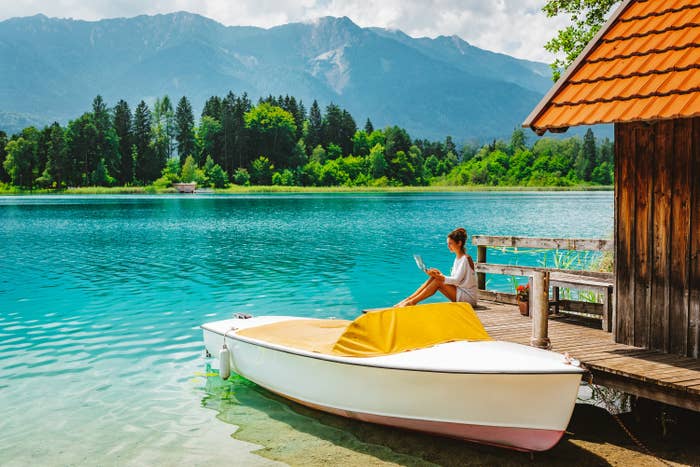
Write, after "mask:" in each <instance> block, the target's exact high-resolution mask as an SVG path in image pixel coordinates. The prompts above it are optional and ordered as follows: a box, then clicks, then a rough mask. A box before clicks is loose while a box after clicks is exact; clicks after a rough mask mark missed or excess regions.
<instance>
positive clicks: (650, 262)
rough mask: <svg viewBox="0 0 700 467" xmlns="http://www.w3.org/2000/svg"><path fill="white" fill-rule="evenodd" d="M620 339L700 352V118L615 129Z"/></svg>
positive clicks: (617, 328) (673, 350)
mask: <svg viewBox="0 0 700 467" xmlns="http://www.w3.org/2000/svg"><path fill="white" fill-rule="evenodd" d="M615 239H616V245H615V271H616V287H615V301H616V314H615V316H616V318H615V324H614V326H615V339H616V341H617V342H621V343H624V344H630V345H635V346H638V347H645V348H650V349H654V350H660V351H663V352H668V353H674V354H680V355H687V356H689V357H695V358H698V356H699V355H698V354H699V353H700V257H699V254H700V118H685V119H677V120H663V121H655V122H639V123H617V124H615Z"/></svg>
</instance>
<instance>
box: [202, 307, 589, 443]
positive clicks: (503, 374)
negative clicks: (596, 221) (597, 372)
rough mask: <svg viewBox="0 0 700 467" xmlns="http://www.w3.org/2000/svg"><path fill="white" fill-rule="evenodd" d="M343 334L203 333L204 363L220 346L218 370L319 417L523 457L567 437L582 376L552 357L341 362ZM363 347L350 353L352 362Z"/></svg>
mask: <svg viewBox="0 0 700 467" xmlns="http://www.w3.org/2000/svg"><path fill="white" fill-rule="evenodd" d="M446 305H454V304H446ZM422 306H424V307H429V306H433V305H419V306H417V307H409V308H407V309H404V310H407V311H400V312H399V313H404V315H402V316H412V317H415V316H416V315H425V316H430V314H429V313H418V312H417V311H416V310H410V308H413V309H419V308H421V307H422ZM466 306H467V307H468V305H466ZM452 310H453V311H454V309H452ZM469 310H471V307H469ZM411 311H413V313H412V314H410V315H406V314H405V313H410V312H411ZM458 311H459V310H458ZM386 312H387V313H393V312H391V311H390V310H386ZM381 313H384V312H381ZM471 313H472V314H473V316H474V317H476V314H474V312H473V310H471ZM364 316H365V317H366V316H367V315H364ZM361 319H363V317H360V318H358V320H361ZM383 319H384V321H383V323H384V324H385V325H388V326H389V327H392V326H393V328H394V329H392V330H389V331H388V334H392V333H395V332H397V331H398V332H400V331H401V328H402V327H403V328H404V329H406V328H407V326H404V325H401V322H400V321H399V325H396V322H397V321H396V318H395V317H394V316H387V317H384V318H383ZM358 320H356V321H355V322H357V321H358ZM476 320H477V322H478V318H476ZM374 321H375V322H377V319H375V320H374ZM387 323H388V324H387ZM426 323H429V324H428V325H431V324H433V321H432V320H431V321H430V322H427V321H426ZM350 324H351V322H349V321H341V320H322V319H317V320H313V319H305V318H298V317H290V316H262V317H256V318H249V319H228V320H223V321H216V322H211V323H207V324H204V325H202V329H203V332H204V343H205V346H206V349H207V351H208V352H209V354H211V355H214V356H216V355H219V353H220V350H221V348H222V345H223V344H224V342H225V343H226V346H227V347H228V349H230V351H225V353H224V355H225V356H226V357H225V358H230V362H224V364H225V365H226V366H227V367H228V364H229V363H230V365H231V369H232V370H233V371H235V372H236V373H238V374H239V375H241V376H243V377H245V378H247V379H249V380H251V381H253V382H255V383H256V384H258V385H260V386H262V387H264V388H266V389H268V390H270V391H272V392H274V393H277V394H279V395H281V396H283V397H285V398H288V399H290V400H293V401H295V402H298V403H300V404H303V405H305V406H308V407H312V408H315V409H318V410H322V411H326V412H330V413H334V414H337V415H340V416H344V417H349V418H353V419H357V420H363V421H366V422H373V423H379V424H383V425H390V426H395V427H401V428H407V429H412V430H418V431H423V432H429V433H434V434H439V435H444V436H449V437H454V438H460V439H464V440H469V441H474V442H479V443H484V444H490V445H496V446H501V447H506V448H511V449H517V450H522V451H544V450H547V449H550V448H552V447H553V446H554V445H556V444H557V442H558V441H559V440H560V439H561V437H562V435H563V433H564V431H565V430H566V427H567V425H568V423H569V419H570V418H571V414H572V412H573V408H574V405H575V402H576V396H577V393H578V388H579V384H580V380H581V374H582V373H583V370H582V369H581V368H579V367H578V366H574V365H571V364H568V363H567V361H566V359H565V357H564V356H563V355H561V354H558V353H555V352H551V351H547V350H541V349H537V348H533V347H528V346H524V345H520V344H515V343H510V342H503V341H493V340H479V341H466V340H453V341H450V342H443V343H439V344H437V345H431V346H428V347H425V348H419V349H416V350H411V351H404V352H398V353H390V354H387V355H376V356H347V355H343V353H346V354H347V352H343V351H341V352H337V348H338V342H340V341H341V340H342V339H343V338H345V337H347V335H348V334H351V335H350V338H351V339H353V338H354V337H356V334H357V332H354V331H348V328H349V325H350ZM448 324H449V323H448ZM478 325H479V326H481V323H480V322H479V323H478ZM418 326H419V327H418V329H421V330H422V329H423V328H421V327H420V326H423V325H422V324H420V323H418ZM481 329H482V330H483V327H482V328H481ZM355 331H357V329H355ZM384 331H386V329H385V330H384ZM427 332H428V334H429V333H430V332H431V331H430V330H428V331H427ZM384 334H385V335H386V334H387V332H384ZM421 334H422V333H421ZM484 334H485V332H484ZM343 336H345V337H343ZM486 336H487V335H486ZM447 337H448V339H449V338H450V336H447ZM486 338H487V339H488V336H487V337H486ZM391 339H394V340H393V341H392V342H390V346H391V345H395V344H396V343H397V342H399V345H400V341H401V339H400V338H399V339H396V335H390V336H389V340H391ZM352 345H354V343H353V344H352ZM370 347H371V344H370V345H369V347H368V346H366V345H365V343H360V344H359V347H358V346H356V348H358V349H360V353H362V352H364V351H366V350H367V349H368V348H370ZM373 352H374V350H371V349H370V351H369V354H371V353H373ZM374 353H377V352H374ZM365 354H367V352H365ZM229 355H230V357H229ZM220 363H221V362H220Z"/></svg>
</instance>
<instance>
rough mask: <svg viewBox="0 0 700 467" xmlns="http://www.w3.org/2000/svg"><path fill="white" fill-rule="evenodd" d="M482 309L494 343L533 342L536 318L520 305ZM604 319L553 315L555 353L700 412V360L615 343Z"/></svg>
mask: <svg viewBox="0 0 700 467" xmlns="http://www.w3.org/2000/svg"><path fill="white" fill-rule="evenodd" d="M479 303H480V306H479V307H478V309H477V310H476V312H477V314H478V315H479V318H480V319H481V321H482V323H483V324H484V327H485V328H486V330H487V331H488V332H489V334H490V335H491V337H493V338H494V339H499V340H504V341H510V342H517V343H520V344H529V343H530V336H531V333H532V324H531V321H530V318H528V317H524V316H521V315H520V314H519V313H518V309H517V307H516V306H514V305H509V304H504V303H497V302H489V301H483V300H482V301H480V302H479ZM599 326H600V321H591V322H589V323H587V320H585V319H582V318H577V317H571V316H561V317H550V320H549V338H550V339H551V343H552V350H554V351H556V352H560V353H564V352H568V353H569V354H570V355H571V356H573V357H575V358H577V359H578V360H580V361H581V362H582V363H583V364H584V365H586V367H587V368H588V369H589V370H590V371H591V374H592V375H593V382H594V383H597V384H602V385H604V386H608V387H613V388H616V389H619V390H621V391H624V392H627V393H630V394H635V395H638V396H641V397H645V398H648V399H652V400H656V401H659V402H663V403H666V404H671V405H675V406H678V407H683V408H686V409H690V410H695V411H700V360H697V359H693V358H687V357H681V356H678V355H670V354H665V353H661V352H657V351H653V350H645V349H642V348H638V347H632V346H629V345H624V344H617V343H615V342H614V341H613V337H612V334H611V333H609V332H605V331H603V330H602V329H597V328H596V327H599Z"/></svg>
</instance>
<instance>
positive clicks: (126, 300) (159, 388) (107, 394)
mask: <svg viewBox="0 0 700 467" xmlns="http://www.w3.org/2000/svg"><path fill="white" fill-rule="evenodd" d="M552 219H554V220H555V221H552ZM460 225H461V226H464V227H466V228H467V229H468V230H469V232H470V233H482V234H493V235H499V234H510V235H517V234H519V235H536V236H566V237H574V236H576V237H605V236H607V235H608V234H609V233H610V232H611V231H612V194H611V193H529V194H528V193H486V194H484V193H467V194H462V193H449V194H364V195H363V194H339V195H267V196H264V195H255V196H182V197H179V196H107V197H105V196H80V197H77V196H75V197H59V196H56V197H53V196H44V197H0V252H1V253H2V266H3V270H2V273H0V357H1V358H0V407H2V415H3V416H2V417H0V433H2V436H1V437H0V464H5V463H8V462H10V461H12V462H13V463H14V464H16V465H22V464H25V465H26V464H30V463H32V464H37V463H38V464H42V465H65V464H89V465H96V464H105V463H107V464H109V463H119V461H121V462H122V463H128V462H134V463H141V464H144V463H148V462H147V461H148V460H151V459H162V457H159V456H166V458H167V459H170V460H171V461H172V462H173V463H183V462H186V460H187V459H191V458H192V457H193V456H194V457H195V458H196V459H197V460H198V462H200V463H201V462H202V459H208V458H210V457H211V458H212V459H213V458H215V454H214V453H215V452H216V450H217V449H220V448H221V442H222V439H223V440H224V441H223V442H224V443H225V442H226V440H227V439H228V434H230V432H231V431H232V429H231V427H230V426H229V425H227V424H223V423H220V422H216V421H214V420H213V419H212V417H213V416H214V412H213V411H210V410H204V409H202V407H201V405H200V402H201V401H202V399H203V398H204V397H205V389H204V386H206V384H208V382H207V381H208V380H207V378H206V375H202V368H203V360H202V357H201V350H202V344H201V331H200V329H199V325H200V324H201V323H203V322H207V321H213V320H218V319H225V318H228V317H230V316H231V315H232V313H233V312H235V311H244V312H249V313H253V314H256V315H263V314H293V315H302V316H313V317H331V316H333V317H337V318H345V319H348V318H352V317H354V316H356V315H357V314H358V313H359V312H360V310H361V309H362V308H368V307H377V306H382V305H387V304H392V303H395V302H396V301H398V299H399V298H400V297H402V296H404V295H406V294H408V293H409V292H410V291H412V289H413V288H415V286H416V285H417V284H418V283H419V282H420V281H421V279H422V273H421V272H420V271H419V270H418V269H417V268H416V267H415V265H414V264H413V258H412V253H420V254H422V256H423V258H424V259H425V261H426V262H427V263H428V264H430V265H435V266H437V267H438V268H442V269H449V266H450V265H451V262H452V261H451V258H450V254H449V252H447V250H446V247H445V246H444V242H445V235H446V233H447V232H449V231H450V230H452V229H453V228H454V227H456V226H460ZM472 254H474V255H475V251H472ZM526 260H527V258H525V259H523V261H526ZM249 392H250V391H249ZM239 395H240V394H239ZM236 397H238V396H236ZM266 400H273V401H275V399H274V398H272V399H270V398H269V397H268V398H267V399H266ZM210 402H211V399H205V404H207V406H209V405H208V404H210ZM275 403H276V404H279V403H280V402H279V401H276V402H275ZM285 407H288V406H287V405H285ZM216 427H219V428H221V427H223V430H221V429H219V431H216V430H217V428H216ZM337 428H338V430H340V431H343V430H345V429H346V428H345V427H344V426H343V425H341V426H340V427H337ZM339 436H340V435H339ZM38 441H39V442H38ZM229 441H230V440H229ZM363 442H368V443H370V444H371V441H366V440H364V441H363ZM381 444H382V445H384V443H383V442H382V443H381ZM358 449H359V448H358ZM363 449H364V448H363ZM167 456H170V457H167ZM208 456H209V457H208ZM377 456H378V457H379V458H381V459H384V457H381V456H380V455H379V454H377ZM388 459H393V458H391V457H390V458H388ZM401 459H403V458H401ZM404 461H405V460H401V462H404ZM405 462H408V461H405Z"/></svg>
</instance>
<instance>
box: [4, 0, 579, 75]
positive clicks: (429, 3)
mask: <svg viewBox="0 0 700 467" xmlns="http://www.w3.org/2000/svg"><path fill="white" fill-rule="evenodd" d="M544 3H545V0H295V1H294V2H289V1H288V0H237V1H227V0H151V1H148V2H143V1H139V0H53V1H51V2H48V1H40V0H0V20H3V19H7V18H10V17H15V16H30V15H34V14H38V13H43V14H45V15H47V16H52V17H59V18H76V19H85V20H98V19H102V18H113V17H131V16H136V15H140V14H157V13H171V12H174V11H190V12H192V13H199V14H201V15H204V16H207V17H209V18H212V19H214V20H216V21H219V22H221V23H223V24H225V25H252V26H261V27H271V26H276V25H279V24H284V23H288V22H296V21H307V20H311V19H314V18H317V17H320V16H347V17H349V18H350V19H352V20H353V21H354V22H355V23H357V24H359V25H360V26H363V27H366V26H378V27H383V28H392V29H400V30H402V31H403V32H405V33H407V34H409V35H410V36H414V37H420V36H428V37H436V36H439V35H453V34H455V35H458V36H460V37H461V38H462V39H464V40H466V41H468V42H469V43H471V44H472V45H475V46H477V47H481V48H483V49H487V50H492V51H495V52H503V53H507V54H509V55H513V56H516V57H519V58H527V59H530V60H539V61H545V62H549V61H551V60H552V56H551V54H549V53H548V52H547V51H545V50H544V48H543V45H544V43H545V42H546V41H547V40H549V38H550V37H551V36H552V35H553V34H554V31H556V30H557V29H559V28H560V27H562V25H563V24H564V23H565V19H563V18H553V19H552V18H547V17H546V16H545V15H544V13H542V12H541V11H540V9H541V8H542V5H544Z"/></svg>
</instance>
